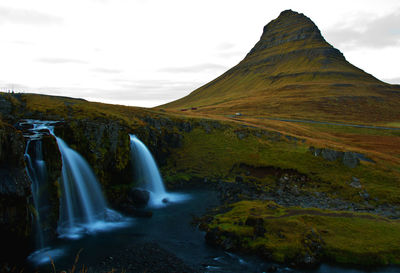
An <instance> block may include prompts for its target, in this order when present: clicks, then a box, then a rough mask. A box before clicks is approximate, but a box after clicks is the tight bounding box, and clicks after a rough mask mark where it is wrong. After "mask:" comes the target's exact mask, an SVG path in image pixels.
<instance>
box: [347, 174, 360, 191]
mask: <svg viewBox="0 0 400 273" xmlns="http://www.w3.org/2000/svg"><path fill="white" fill-rule="evenodd" d="M350 186H352V187H353V188H356V189H361V187H362V186H361V183H360V180H359V179H358V178H357V177H354V176H353V177H352V179H351V182H350Z"/></svg>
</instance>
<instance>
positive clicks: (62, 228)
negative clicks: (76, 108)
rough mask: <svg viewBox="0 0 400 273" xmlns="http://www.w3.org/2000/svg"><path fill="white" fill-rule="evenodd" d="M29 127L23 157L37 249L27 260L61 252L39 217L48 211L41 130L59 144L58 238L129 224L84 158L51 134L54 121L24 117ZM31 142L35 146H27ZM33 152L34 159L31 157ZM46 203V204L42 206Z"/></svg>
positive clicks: (43, 260)
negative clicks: (109, 203) (109, 204)
mask: <svg viewBox="0 0 400 273" xmlns="http://www.w3.org/2000/svg"><path fill="white" fill-rule="evenodd" d="M25 123H26V124H30V125H32V126H33V128H32V129H30V131H31V132H30V134H28V135H26V136H25V137H27V138H28V142H27V148H26V152H25V160H26V162H27V173H28V175H29V177H30V180H31V182H32V196H33V201H34V205H35V209H36V211H35V214H34V217H33V218H34V219H35V225H34V227H35V229H34V230H35V233H36V234H37V236H36V237H37V239H36V249H37V250H36V251H35V252H33V253H32V254H31V255H30V256H29V257H28V259H29V260H30V261H31V262H32V263H34V264H36V265H37V264H41V263H48V262H50V259H56V258H57V257H60V256H62V255H64V247H61V248H60V247H58V248H54V246H51V245H52V243H50V242H49V240H48V237H49V236H46V235H47V234H46V233H45V232H44V228H43V225H42V220H41V219H44V218H45V217H46V216H47V213H48V212H49V209H50V208H49V207H48V202H47V200H48V194H47V192H46V191H45V189H46V185H45V184H46V182H47V174H46V163H45V161H44V160H43V152H42V146H41V136H42V134H44V132H43V130H44V131H48V132H49V133H50V134H52V135H53V136H54V137H55V138H56V140H57V144H58V148H59V150H60V153H61V156H62V171H61V172H62V177H61V181H60V188H61V197H60V207H59V214H60V218H59V220H58V228H57V232H58V235H59V238H68V239H79V238H81V237H83V236H87V235H88V234H94V233H97V232H103V231H109V230H111V229H115V228H121V227H123V226H126V225H129V224H130V222H131V221H130V219H128V218H125V217H123V216H122V215H120V214H119V213H118V212H116V211H113V210H111V209H109V208H108V207H107V203H106V200H105V198H104V196H103V194H102V192H101V189H100V184H99V182H98V181H97V178H96V177H95V175H94V173H93V171H92V169H91V168H90V166H89V164H88V163H87V162H86V161H85V159H84V158H83V157H82V156H81V155H80V154H79V153H78V152H76V151H75V150H73V149H71V148H70V147H68V145H67V144H66V143H65V142H64V141H63V140H62V139H61V138H59V137H57V136H56V135H55V134H54V131H53V124H54V122H51V121H50V122H49V121H37V120H27V121H26V122H25ZM32 143H34V144H35V146H34V149H30V147H31V144H32ZM31 154H33V155H34V156H33V158H32V156H31ZM43 204H47V206H45V205H43Z"/></svg>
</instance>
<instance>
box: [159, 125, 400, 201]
mask: <svg viewBox="0 0 400 273" xmlns="http://www.w3.org/2000/svg"><path fill="white" fill-rule="evenodd" d="M170 162H173V163H174V164H175V165H176V168H173V167H172V166H171V165H167V166H165V167H164V168H163V171H164V173H166V174H169V173H171V172H172V173H173V172H176V173H180V172H182V173H191V174H195V175H197V176H202V177H210V178H223V179H225V180H227V181H233V180H234V176H235V175H236V173H232V171H231V170H232V168H233V167H234V166H237V165H238V164H240V163H243V164H246V165H249V166H253V167H263V166H264V167H269V166H271V167H275V168H279V169H281V170H283V172H284V170H289V169H292V170H296V171H297V172H299V173H301V174H305V175H307V176H308V177H309V178H310V180H311V181H309V182H308V183H307V184H306V185H305V186H304V188H303V189H304V190H307V191H310V192H314V191H319V192H327V193H329V195H331V196H332V197H339V198H343V199H346V200H351V201H355V202H362V201H363V200H362V199H361V197H360V195H359V191H360V190H359V189H354V188H352V187H351V186H349V183H350V182H351V179H352V177H353V176H354V177H357V178H359V179H360V181H361V183H362V185H363V187H364V189H365V190H367V192H368V193H369V194H370V196H371V199H373V198H378V202H381V203H382V202H390V203H400V187H399V185H400V182H399V177H400V173H399V172H398V171H396V169H395V168H394V167H395V166H387V165H379V164H370V163H365V164H364V163H362V164H361V165H359V166H358V167H356V168H348V167H346V166H344V165H343V164H342V163H341V162H330V161H327V160H325V159H323V158H321V157H315V156H313V155H312V154H311V153H310V152H309V151H308V146H307V145H304V144H294V143H292V142H287V141H284V140H281V141H279V142H272V141H270V140H268V139H264V138H259V137H256V136H254V135H252V134H249V136H248V137H245V138H243V139H239V138H238V137H237V135H236V133H235V128H234V127H233V128H228V129H224V130H213V131H212V132H211V133H210V134H207V133H205V132H204V130H203V129H201V128H196V129H194V130H193V131H192V132H190V133H186V134H185V135H184V143H183V147H181V148H180V149H177V150H176V151H174V153H173V154H172V155H171V159H170ZM245 178H246V177H245ZM276 179H277V178H276V177H275V178H274V177H271V176H267V177H265V178H260V179H258V182H260V183H261V184H264V185H265V187H270V186H274V183H275V181H276Z"/></svg>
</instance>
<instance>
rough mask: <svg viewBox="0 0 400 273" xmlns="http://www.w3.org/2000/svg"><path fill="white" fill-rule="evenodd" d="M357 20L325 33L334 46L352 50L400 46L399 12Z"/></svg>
mask: <svg viewBox="0 0 400 273" xmlns="http://www.w3.org/2000/svg"><path fill="white" fill-rule="evenodd" d="M366 17H367V16H365V17H364V18H358V20H356V21H354V22H353V23H352V24H349V25H347V26H345V27H342V26H336V27H335V28H334V29H330V30H327V31H326V33H325V34H326V37H329V39H330V40H332V42H334V45H337V46H343V47H352V48H360V47H364V48H366V47H367V48H384V47H389V46H398V45H400V28H399V26H400V10H397V11H395V12H393V13H390V14H387V15H385V16H382V17H377V18H366Z"/></svg>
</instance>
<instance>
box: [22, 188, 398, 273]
mask: <svg viewBox="0 0 400 273" xmlns="http://www.w3.org/2000/svg"><path fill="white" fill-rule="evenodd" d="M183 194H186V195H188V197H189V198H188V199H187V200H185V201H182V202H179V203H169V204H168V205H166V206H164V207H160V208H156V209H153V216H152V217H151V218H131V219H129V220H127V222H126V225H121V227H119V228H113V229H110V230H108V231H107V230H104V231H100V232H95V233H90V234H87V235H86V236H84V237H81V238H78V239H68V238H60V239H58V240H57V241H56V242H54V243H53V244H52V245H51V247H50V250H49V251H48V253H49V255H50V256H54V257H52V259H53V260H54V264H55V267H56V269H57V271H59V270H61V269H63V270H70V269H71V267H72V265H73V263H74V260H75V257H76V254H77V253H78V252H79V250H80V249H82V251H81V253H80V255H79V263H78V264H79V265H82V264H84V265H86V266H89V267H90V266H91V265H98V264H99V262H100V261H103V260H104V259H107V258H109V259H112V258H113V257H112V256H113V255H114V254H115V253H118V251H120V250H121V249H124V248H125V247H128V246H130V247H132V246H134V245H135V244H141V243H145V242H152V243H153V242H155V243H157V244H158V245H159V246H161V247H162V248H164V249H165V250H167V251H168V252H171V253H173V254H175V255H176V256H177V257H178V258H180V259H182V260H183V261H184V262H185V263H186V264H187V265H188V266H191V267H193V268H195V269H197V270H199V271H202V272H268V269H269V268H270V267H271V266H272V265H274V266H276V268H277V270H276V271H275V272H310V273H311V272H312V273H334V272H335V273H336V272H343V273H359V272H360V273H361V272H382V273H383V272H385V273H386V272H387V273H389V272H390V273H394V272H399V268H398V267H383V268H369V269H368V268H362V269H360V268H347V267H339V266H337V265H329V264H322V265H321V266H319V267H318V268H316V269H313V270H300V269H293V268H290V267H287V266H285V265H279V264H275V263H272V262H266V261H262V260H261V259H258V258H257V257H248V256H245V255H238V254H234V253H229V252H225V251H223V250H222V249H217V248H213V247H211V246H208V245H207V244H206V243H205V240H204V235H205V234H204V232H202V231H200V230H198V229H197V228H195V227H194V226H193V225H191V221H192V219H193V216H201V215H202V214H204V213H205V212H206V211H207V208H211V207H216V206H218V205H219V201H218V197H217V193H216V192H214V191H210V190H201V189H200V190H199V189H197V190H191V191H186V192H184V193H183ZM52 254H53V255H52ZM127 263H129V261H127ZM29 266H30V268H29V269H31V270H32V271H34V270H36V269H38V270H39V272H54V271H53V269H52V265H51V264H50V263H49V262H47V263H43V264H41V265H39V266H35V265H34V264H32V263H30V265H29ZM78 268H79V266H78ZM25 272H27V271H25ZM116 272H119V271H116ZM127 272H131V271H127Z"/></svg>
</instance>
